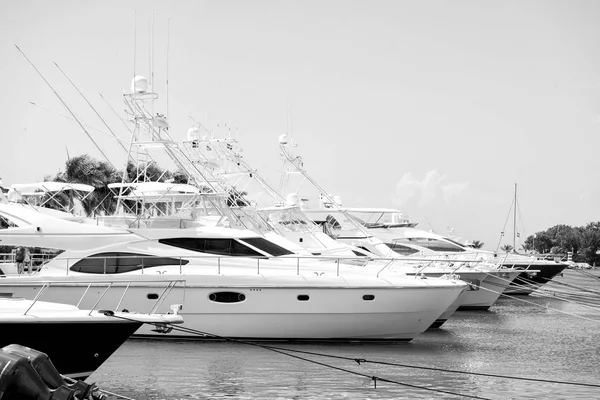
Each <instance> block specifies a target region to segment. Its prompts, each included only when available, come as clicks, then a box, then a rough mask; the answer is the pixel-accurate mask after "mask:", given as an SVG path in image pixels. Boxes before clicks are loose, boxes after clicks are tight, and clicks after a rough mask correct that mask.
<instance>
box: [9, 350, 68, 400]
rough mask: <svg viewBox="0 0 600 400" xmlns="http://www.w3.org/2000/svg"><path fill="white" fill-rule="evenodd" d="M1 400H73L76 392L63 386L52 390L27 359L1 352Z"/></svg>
mask: <svg viewBox="0 0 600 400" xmlns="http://www.w3.org/2000/svg"><path fill="white" fill-rule="evenodd" d="M0 370H1V372H0V399H1V400H73V399H74V398H75V391H74V390H72V389H69V388H67V387H64V386H61V387H60V388H58V389H55V390H52V389H50V388H48V386H46V384H45V383H44V381H43V380H42V378H40V376H39V375H38V373H37V372H36V371H35V369H33V366H32V365H31V363H30V362H29V361H28V360H27V358H25V357H21V356H18V355H15V354H12V353H8V352H5V351H0Z"/></svg>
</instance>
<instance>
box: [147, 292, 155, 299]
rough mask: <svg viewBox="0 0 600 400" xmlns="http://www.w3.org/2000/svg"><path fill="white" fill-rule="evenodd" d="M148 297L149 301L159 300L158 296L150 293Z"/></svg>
mask: <svg viewBox="0 0 600 400" xmlns="http://www.w3.org/2000/svg"><path fill="white" fill-rule="evenodd" d="M146 297H148V299H149V300H156V299H158V294H156V293H148V295H147V296H146Z"/></svg>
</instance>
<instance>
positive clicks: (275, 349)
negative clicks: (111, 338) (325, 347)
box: [105, 311, 491, 400]
mask: <svg viewBox="0 0 600 400" xmlns="http://www.w3.org/2000/svg"><path fill="white" fill-rule="evenodd" d="M105 315H108V316H111V317H114V318H119V319H124V320H127V321H135V320H134V319H130V318H126V317H122V316H118V315H114V313H113V312H112V311H106V312H105ZM149 325H155V324H153V323H149ZM166 325H170V327H172V328H173V330H176V331H180V332H186V333H193V334H196V335H199V336H210V337H213V338H217V339H222V340H224V341H228V342H234V343H240V344H246V345H249V346H255V347H259V348H262V349H264V350H269V351H273V352H275V353H280V354H283V355H287V356H289V357H292V358H296V359H299V360H303V361H307V362H310V363H313V364H317V365H321V366H324V367H327V368H331V369H335V370H338V371H342V372H347V373H350V374H354V375H358V376H362V377H366V378H369V379H371V380H373V382H374V385H375V387H377V381H381V382H387V383H394V384H397V385H402V386H407V387H411V388H414V389H422V390H429V391H433V392H437V393H444V394H449V395H452V396H458V397H463V398H469V399H481V400H491V399H488V398H485V397H478V396H471V395H466V394H462V393H454V392H450V391H445V390H441V389H434V388H428V387H425V386H418V385H412V384H410V383H404V382H398V381H393V380H390V379H386V378H382V377H378V376H371V375H367V374H363V373H360V372H356V371H352V370H349V369H345V368H341V367H337V366H334V365H330V364H325V363H321V362H318V361H314V360H310V359H308V358H304V357H300V356H296V355H293V354H288V353H286V351H294V350H289V349H284V348H278V347H274V346H267V345H261V344H259V343H253V342H248V341H245V340H238V339H233V338H228V337H224V336H219V335H215V334H212V333H208V332H203V331H200V330H197V329H192V328H188V327H185V326H175V325H172V324H166ZM322 356H324V357H327V355H326V354H323V355H322ZM351 360H354V359H351Z"/></svg>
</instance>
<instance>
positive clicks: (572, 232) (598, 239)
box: [523, 222, 600, 265]
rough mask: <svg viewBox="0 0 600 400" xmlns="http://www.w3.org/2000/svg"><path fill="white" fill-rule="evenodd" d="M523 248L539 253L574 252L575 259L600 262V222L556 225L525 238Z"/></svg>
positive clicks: (592, 262) (590, 262) (589, 262)
mask: <svg viewBox="0 0 600 400" xmlns="http://www.w3.org/2000/svg"><path fill="white" fill-rule="evenodd" d="M523 250H526V251H528V252H531V253H539V254H546V253H552V254H561V255H566V254H568V253H573V261H575V262H586V263H588V264H590V265H595V263H600V254H599V253H600V222H590V223H588V224H587V225H584V226H576V227H573V226H569V225H555V226H553V227H551V228H548V229H546V230H545V231H542V232H537V233H535V234H533V235H531V236H529V237H527V239H525V242H524V243H523Z"/></svg>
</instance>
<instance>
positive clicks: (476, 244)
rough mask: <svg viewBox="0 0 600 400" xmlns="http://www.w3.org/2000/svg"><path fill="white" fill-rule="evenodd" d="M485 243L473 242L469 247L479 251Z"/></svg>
mask: <svg viewBox="0 0 600 400" xmlns="http://www.w3.org/2000/svg"><path fill="white" fill-rule="evenodd" d="M484 244H485V243H483V242H482V241H481V240H473V243H471V247H473V248H474V249H480V248H482V247H483V245H484Z"/></svg>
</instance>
